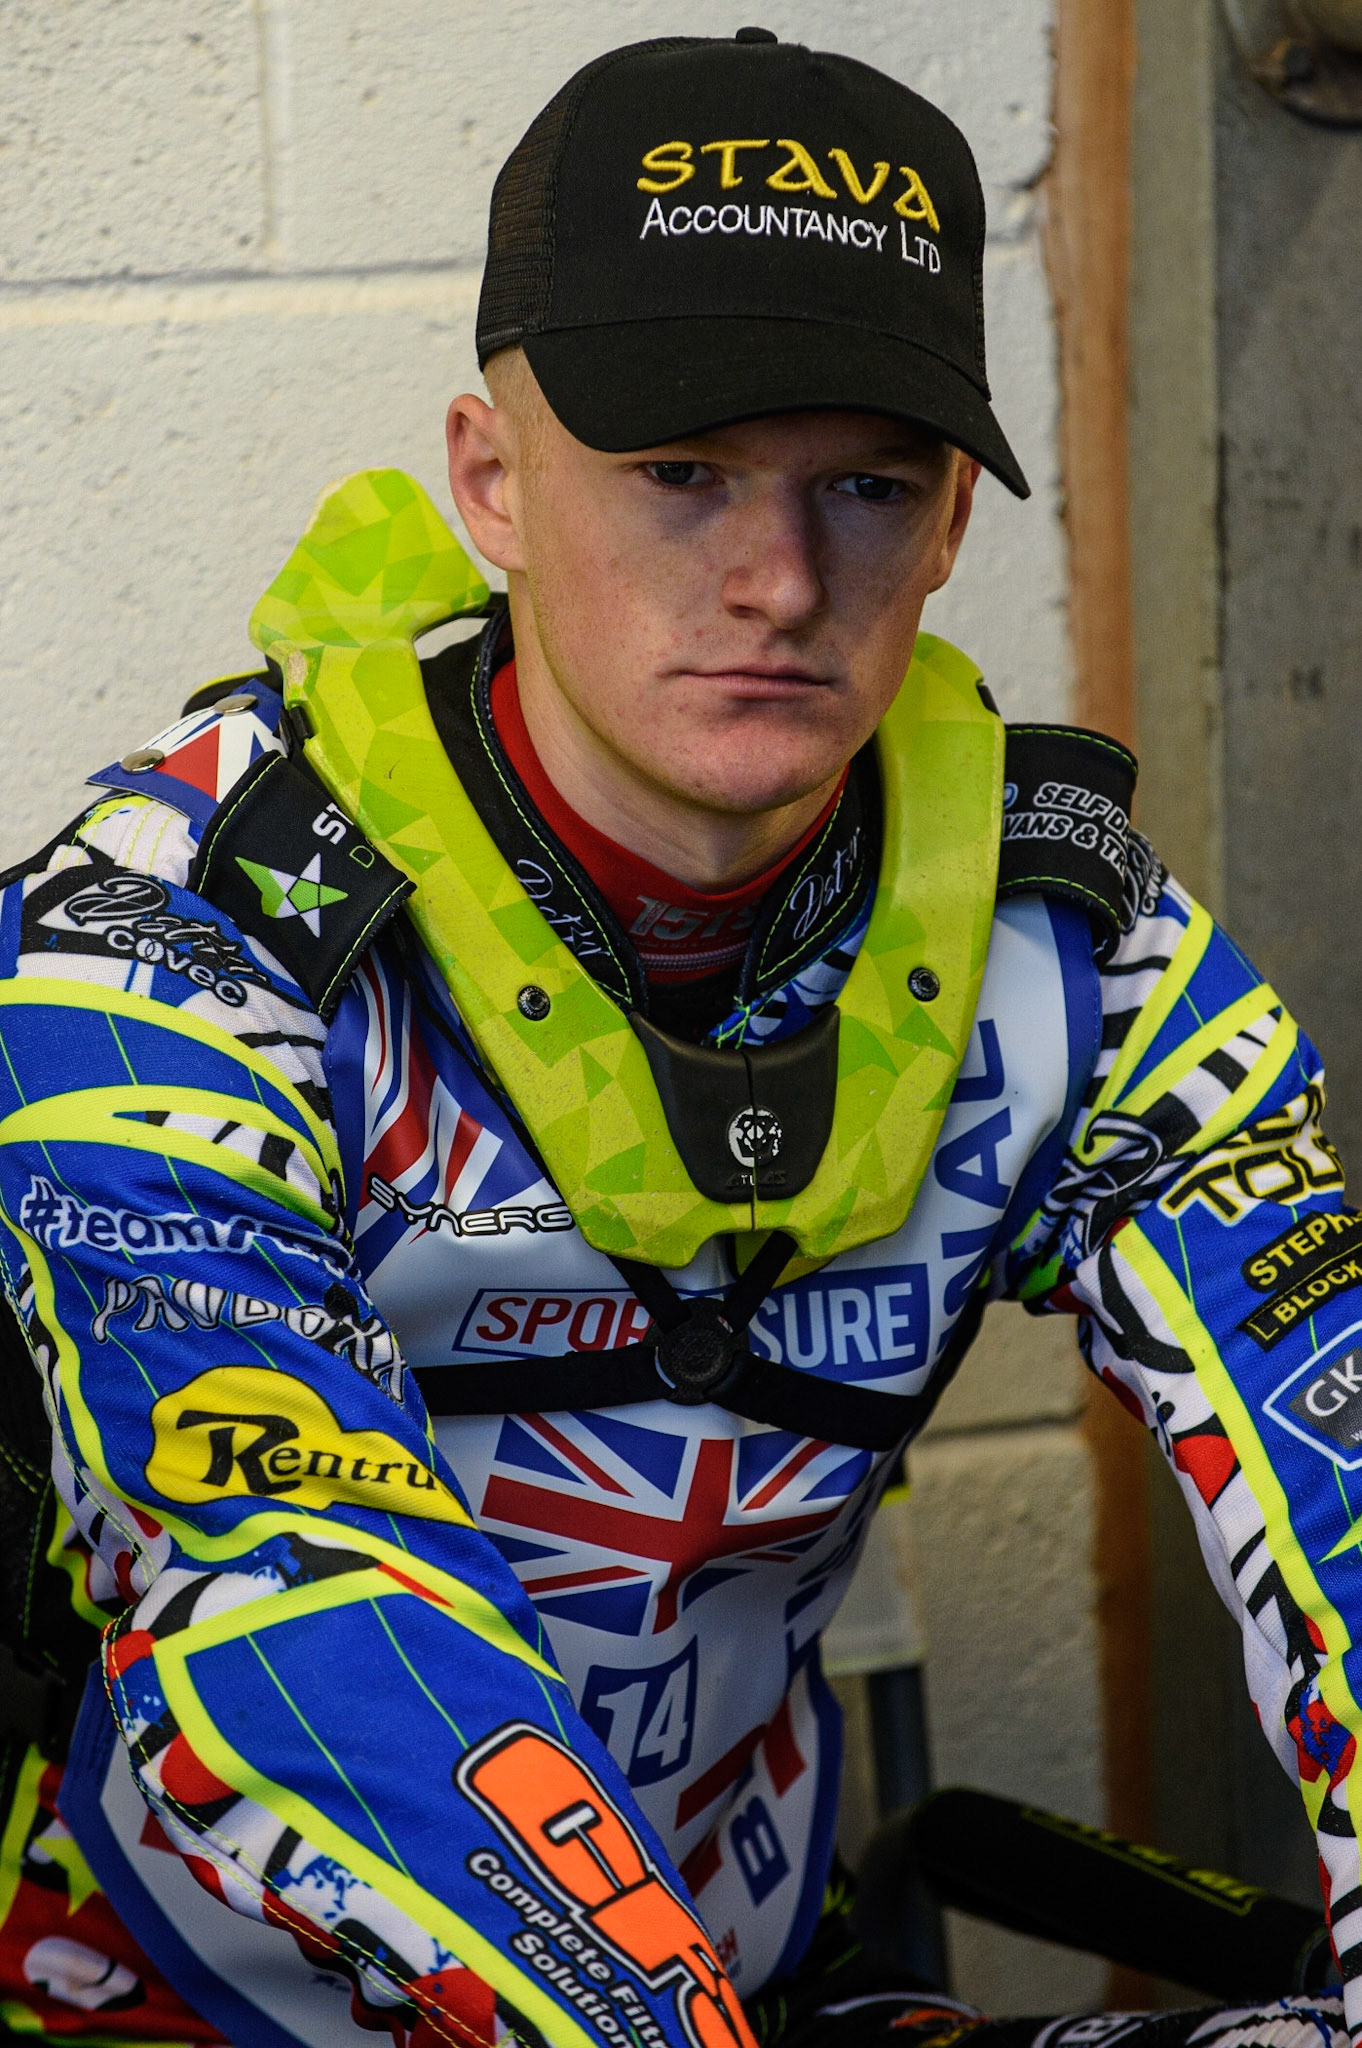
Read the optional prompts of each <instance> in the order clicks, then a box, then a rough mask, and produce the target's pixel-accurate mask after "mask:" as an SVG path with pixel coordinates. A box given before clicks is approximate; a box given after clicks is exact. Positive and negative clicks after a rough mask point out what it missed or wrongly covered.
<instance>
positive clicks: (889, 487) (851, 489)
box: [832, 472, 905, 505]
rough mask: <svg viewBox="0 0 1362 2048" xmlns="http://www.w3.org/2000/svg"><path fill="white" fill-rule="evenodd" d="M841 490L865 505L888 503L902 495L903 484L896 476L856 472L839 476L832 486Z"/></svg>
mask: <svg viewBox="0 0 1362 2048" xmlns="http://www.w3.org/2000/svg"><path fill="white" fill-rule="evenodd" d="M832 488H833V489H834V490H835V491H843V492H845V493H846V495H847V496H848V497H851V498H860V499H861V500H862V502H863V503H864V504H867V505H888V504H892V503H893V502H894V501H895V500H896V499H898V498H901V497H902V496H903V493H904V490H905V486H904V485H903V484H901V483H900V482H899V480H898V478H897V477H892V476H870V475H868V474H866V473H865V472H858V473H857V474H856V475H854V476H839V477H838V479H837V481H836V483H835V484H834V485H833V487H832Z"/></svg>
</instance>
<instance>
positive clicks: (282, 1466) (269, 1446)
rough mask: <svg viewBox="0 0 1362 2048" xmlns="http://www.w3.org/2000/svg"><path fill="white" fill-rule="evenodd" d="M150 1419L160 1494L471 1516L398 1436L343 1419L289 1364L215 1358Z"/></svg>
mask: <svg viewBox="0 0 1362 2048" xmlns="http://www.w3.org/2000/svg"><path fill="white" fill-rule="evenodd" d="M151 1428H152V1439H153V1448H152V1453H151V1456H150V1457H149V1458H148V1460H147V1465H146V1474H147V1481H148V1484H149V1485H150V1486H152V1487H153V1488H154V1489H155V1490H156V1492H157V1493H159V1494H160V1495H161V1496H162V1498H163V1499H165V1500H173V1501H183V1502H186V1503H188V1504H192V1505H195V1506H197V1505H201V1504H202V1503H204V1502H207V1501H218V1500H230V1499H240V1498H254V1499H256V1500H275V1501H279V1502H281V1503H284V1504H287V1505H289V1506H297V1507H306V1508H330V1507H337V1506H343V1507H363V1508H377V1509H378V1510H379V1511H380V1512H382V1513H387V1514H405V1515H419V1516H421V1517H422V1519H423V1520H426V1521H435V1522H458V1523H463V1524H468V1523H469V1516H468V1514H467V1512H466V1511H465V1510H464V1508H463V1507H461V1506H460V1504H459V1502H458V1500H457V1499H456V1498H455V1496H454V1495H453V1493H451V1491H450V1490H449V1488H448V1487H447V1486H446V1485H445V1484H444V1482H443V1480H441V1479H440V1478H439V1477H438V1476H437V1475H436V1474H435V1473H434V1472H432V1471H431V1470H430V1468H429V1466H428V1465H425V1464H423V1463H422V1462H421V1460H420V1459H419V1458H416V1457H414V1456H413V1455H412V1453H411V1451H410V1450H408V1449H407V1448H406V1446H405V1445H403V1444H400V1443H399V1442H398V1441H397V1439H396V1437H391V1436H388V1435H387V1434H386V1433H385V1432H384V1431H382V1430H376V1429H344V1428H342V1426H341V1424H340V1423H339V1422H338V1421H337V1420H336V1417H335V1416H334V1414H333V1413H332V1411H331V1409H330V1408H329V1407H328V1406H327V1404H326V1402H325V1401H323V1399H322V1398H321V1396H320V1394H318V1393H316V1392H314V1390H313V1389H312V1388H311V1387H309V1386H307V1385H306V1384H305V1383H304V1382H303V1381H302V1380H300V1379H295V1378H294V1377H293V1375H292V1374H291V1373H283V1372H271V1371H269V1370H268V1369H267V1368H265V1367H263V1366H253V1365H219V1366H213V1367H212V1368H211V1369H210V1370H209V1371H208V1372H203V1373H200V1374H199V1376H198V1378H197V1379H193V1380H191V1381H190V1382H189V1384H188V1386H184V1387H180V1388H179V1389H178V1390H177V1391H176V1392H175V1393H173V1394H163V1395H162V1397H161V1399H160V1400H159V1401H158V1402H157V1403H156V1405H155V1407H154V1408H153V1409H152V1411H151Z"/></svg>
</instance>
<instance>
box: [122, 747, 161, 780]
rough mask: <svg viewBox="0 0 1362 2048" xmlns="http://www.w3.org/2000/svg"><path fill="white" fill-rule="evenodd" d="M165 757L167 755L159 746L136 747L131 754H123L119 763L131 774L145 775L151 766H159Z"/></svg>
mask: <svg viewBox="0 0 1362 2048" xmlns="http://www.w3.org/2000/svg"><path fill="white" fill-rule="evenodd" d="M164 759H165V755H164V754H163V753H162V752H161V749H160V748H159V747H134V748H133V750H132V752H131V753H130V754H125V755H124V756H123V758H122V760H121V761H120V762H119V764H118V765H119V767H120V768H124V769H126V770H127V772H128V774H129V775H145V774H146V772H147V770H148V769H149V768H159V767H160V765H161V763H162V761H164Z"/></svg>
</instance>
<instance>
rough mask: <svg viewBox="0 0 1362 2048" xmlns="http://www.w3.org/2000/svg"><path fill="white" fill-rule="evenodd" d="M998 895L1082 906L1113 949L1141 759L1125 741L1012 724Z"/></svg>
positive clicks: (1071, 729)
mask: <svg viewBox="0 0 1362 2048" xmlns="http://www.w3.org/2000/svg"><path fill="white" fill-rule="evenodd" d="M1004 758H1005V767H1004V776H1003V829H1002V847H1001V850H1000V853H999V860H998V895H999V898H1000V899H1002V900H1006V899H1007V898H1009V897H1012V896H1020V895H1030V894H1033V893H1035V894H1040V895H1050V896H1058V897H1061V898H1063V899H1066V900H1068V901H1070V902H1073V903H1076V904H1078V905H1080V906H1081V908H1082V909H1084V910H1086V911H1087V913H1088V915H1089V917H1090V918H1091V919H1092V922H1093V926H1094V929H1095V935H1096V938H1097V942H1098V948H1099V952H1100V953H1101V954H1103V955H1107V954H1109V953H1110V952H1111V951H1112V949H1113V948H1114V947H1115V946H1116V945H1117V944H1118V943H1119V941H1120V939H1121V936H1122V934H1123V933H1124V932H1125V931H1127V930H1128V929H1129V927H1130V923H1131V915H1130V911H1131V906H1130V900H1129V899H1130V889H1129V885H1128V884H1129V875H1130V869H1131V866H1132V862H1137V863H1138V861H1139V858H1140V855H1139V850H1138V848H1137V847H1136V845H1135V840H1136V838H1137V835H1134V834H1132V832H1131V827H1130V807H1131V799H1132V798H1133V796H1134V794H1135V780H1136V776H1137V773H1138V765H1137V763H1136V760H1135V756H1134V755H1133V754H1132V753H1131V752H1130V751H1129V749H1128V748H1126V747H1123V746H1122V745H1121V743H1120V741H1119V740H1114V739H1112V738H1111V737H1110V736H1109V735H1108V734H1106V733H1099V732H1090V731H1088V730H1087V729H1086V728H1085V727H1083V726H1076V725H1045V724H1037V723H1034V722H1031V721H1027V722H1024V723H1020V724H1016V725H1009V726H1008V727H1007V745H1006V753H1005V757H1004Z"/></svg>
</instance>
